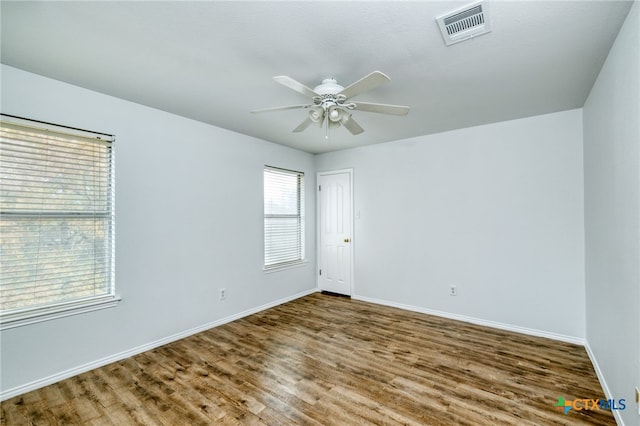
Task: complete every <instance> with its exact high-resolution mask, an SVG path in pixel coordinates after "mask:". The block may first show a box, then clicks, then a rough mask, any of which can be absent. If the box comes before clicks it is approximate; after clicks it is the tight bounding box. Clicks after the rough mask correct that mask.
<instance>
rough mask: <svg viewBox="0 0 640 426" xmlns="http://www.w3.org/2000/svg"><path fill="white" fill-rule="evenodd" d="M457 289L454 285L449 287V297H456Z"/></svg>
mask: <svg viewBox="0 0 640 426" xmlns="http://www.w3.org/2000/svg"><path fill="white" fill-rule="evenodd" d="M457 295H458V288H457V287H456V286H455V285H452V286H449V296H457Z"/></svg>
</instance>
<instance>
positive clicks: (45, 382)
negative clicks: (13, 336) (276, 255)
mask: <svg viewBox="0 0 640 426" xmlns="http://www.w3.org/2000/svg"><path fill="white" fill-rule="evenodd" d="M317 291H318V289H317V288H312V289H309V290H305V291H302V292H300V293H297V294H294V295H293V296H288V297H285V298H283V299H280V300H276V301H273V302H269V303H266V304H264V305H261V306H257V307H255V308H251V309H247V310H246V311H242V312H239V313H237V314H233V315H230V316H228V317H224V318H221V319H219V320H216V321H213V322H210V323H207V324H203V325H200V326H198V327H194V328H191V329H189V330H185V331H182V332H180V333H176V334H173V335H171V336H167V337H165V338H162V339H159V340H156V341H153V342H149V343H146V344H144V345H141V346H137V347H135V348H131V349H129V350H126V351H124V352H120V353H117V354H113V355H111V356H108V357H105V358H101V359H98V360H96V361H92V362H89V363H86V364H83V365H79V366H77V367H74V368H71V369H69V370H65V371H62V372H60V373H56V374H53V375H51V376H48V377H45V378H43V379H39V380H34V381H33V382H30V383H27V384H24V385H20V386H16V387H14V388H11V389H7V390H5V391H3V392H0V401H4V400H7V399H9V398H13V397H15V396H18V395H22V394H24V393H27V392H31V391H33V390H36V389H40V388H42V387H45V386H49V385H51V384H53V383H56V382H59V381H61V380H65V379H68V378H70V377H73V376H77V375H78V374H82V373H86V372H87V371H91V370H93V369H96V368H99V367H104V366H105V365H108V364H111V363H113V362H117V361H120V360H123V359H125V358H129V357H131V356H134V355H138V354H140V353H142V352H146V351H148V350H151V349H155V348H157V347H159V346H162V345H166V344H167V343H171V342H175V341H176V340H180V339H184V338H185V337H189V336H191V335H193V334H197V333H200V332H202V331H206V330H209V329H210V328H214V327H218V326H220V325H223V324H226V323H228V322H232V321H235V320H237V319H240V318H244V317H246V316H249V315H252V314H255V313H258V312H261V311H264V310H266V309H269V308H273V307H275V306H278V305H282V304H283V303H287V302H290V301H292V300H295V299H299V298H301V297H304V296H307V295H309V294H312V293H315V292H317Z"/></svg>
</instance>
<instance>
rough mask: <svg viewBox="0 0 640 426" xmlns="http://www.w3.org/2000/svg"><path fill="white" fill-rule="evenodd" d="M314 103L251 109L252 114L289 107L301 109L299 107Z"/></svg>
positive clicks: (307, 106) (306, 106) (282, 109)
mask: <svg viewBox="0 0 640 426" xmlns="http://www.w3.org/2000/svg"><path fill="white" fill-rule="evenodd" d="M312 106H313V105H307V104H305V105H290V106H282V107H272V108H262V109H254V110H253V111H251V113H252V114H258V113H261V112H271V111H284V110H287V109H299V108H309V107H312Z"/></svg>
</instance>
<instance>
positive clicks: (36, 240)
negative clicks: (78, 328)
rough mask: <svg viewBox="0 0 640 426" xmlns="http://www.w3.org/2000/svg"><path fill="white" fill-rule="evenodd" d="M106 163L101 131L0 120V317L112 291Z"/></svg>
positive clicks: (109, 157)
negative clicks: (85, 130) (94, 132)
mask: <svg viewBox="0 0 640 426" xmlns="http://www.w3.org/2000/svg"><path fill="white" fill-rule="evenodd" d="M25 122H26V123H25ZM113 165H114V163H113V138H112V137H110V136H108V135H101V134H95V135H93V134H91V133H89V132H80V131H78V132H74V131H73V130H69V129H67V128H62V127H61V128H58V127H55V126H51V125H46V126H45V125H39V124H38V122H34V123H30V122H28V121H26V120H11V119H10V118H8V119H5V118H4V117H3V119H2V121H0V178H1V179H2V185H1V188H0V219H1V220H0V231H1V234H0V235H1V237H2V252H1V255H0V265H1V267H2V275H1V277H0V316H1V318H2V320H3V321H5V320H7V319H11V318H12V317H15V316H16V315H24V314H25V313H26V314H30V313H33V314H38V312H49V311H51V310H52V308H53V309H55V308H64V307H66V306H70V305H78V304H79V303H82V302H94V301H96V300H98V299H102V298H105V297H109V296H111V297H112V296H113V295H114V284H113V279H114V259H113V247H114V246H113V243H114V208H113V205H114V185H113V183H114V178H113V168H114V167H113Z"/></svg>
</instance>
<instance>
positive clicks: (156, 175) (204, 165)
mask: <svg viewBox="0 0 640 426" xmlns="http://www.w3.org/2000/svg"><path fill="white" fill-rule="evenodd" d="M1 70H2V99H1V100H2V112H3V113H7V114H13V115H19V116H23V117H28V118H33V119H37V120H43V121H49V122H53V123H57V124H62V125H67V126H73V127H79V128H84V129H89V130H94V131H99V132H105V133H113V134H115V135H116V286H117V293H118V294H120V295H121V296H122V302H121V303H120V304H119V305H118V306H117V307H116V308H111V309H106V310H102V311H98V312H92V313H86V314H82V315H77V316H72V317H67V318H62V319H57V320H52V321H47V322H42V323H38V324H34V325H29V326H24V327H18V328H13V329H8V330H4V331H2V333H1V339H2V349H1V356H2V358H1V360H2V363H1V370H0V375H1V377H2V388H1V389H2V392H3V395H5V396H6V395H11V394H13V393H15V392H16V391H18V390H25V389H28V388H29V387H30V386H31V385H41V384H46V383H47V382H48V381H51V380H52V379H55V378H56V377H61V376H64V375H65V374H67V373H69V372H73V371H78V370H76V369H79V370H82V369H83V368H85V367H86V366H88V365H93V364H92V363H95V362H100V360H105V359H110V358H109V357H115V358H117V357H119V356H120V355H122V354H125V353H128V351H132V350H133V351H135V350H139V349H140V348H142V347H144V345H149V344H154V342H158V341H159V340H161V339H166V338H169V337H170V336H174V335H176V334H179V333H183V332H185V331H187V330H191V329H194V328H197V327H201V326H204V325H207V324H212V323H215V322H216V321H220V320H223V319H225V318H229V317H233V316H235V315H238V314H241V313H243V312H246V311H248V310H252V309H256V308H258V307H261V306H263V305H268V304H272V303H274V302H276V301H279V300H282V299H287V298H291V297H293V296H295V295H299V294H301V293H304V292H307V291H312V290H314V289H315V272H314V271H315V199H314V191H313V188H314V187H315V173H314V171H315V170H314V158H313V156H312V155H311V154H307V153H304V152H301V151H297V150H293V149H290V148H286V147H283V146H280V145H276V144H272V143H268V142H265V141H261V140H258V139H255V138H251V137H248V136H244V135H240V134H237V133H233V132H230V131H227V130H223V129H219V128H216V127H213V126H209V125H206V124H203V123H199V122H196V121H192V120H188V119H185V118H182V117H178V116H175V115H172V114H168V113H165V112H161V111H158V110H154V109H151V108H147V107H144V106H141V105H137V104H133V103H130V102H126V101H123V100H120V99H116V98H113V97H109V96H105V95H102V94H99V93H95V92H91V91H88V90H85V89H82V88H79V87H75V86H70V85H67V84H64V83H61V82H58V81H54V80H50V79H47V78H43V77H40V76H37V75H34V74H30V73H26V72H24V71H20V70H17V69H15V68H11V67H7V66H2V69H1ZM265 164H269V165H273V166H278V167H284V168H291V169H295V170H300V171H304V172H305V173H306V174H307V181H306V182H307V191H306V193H307V194H309V195H308V196H307V199H306V206H307V209H308V211H307V222H308V223H307V228H306V229H307V235H306V237H307V238H306V242H307V247H306V252H307V255H308V258H309V259H310V262H309V264H307V265H306V266H304V267H301V268H297V269H291V270H287V271H283V272H276V273H270V274H264V273H263V271H262V259H263V257H262V248H263V237H262V235H263V233H262V232H263V224H262V223H263V219H262V208H263V189H262V188H263V187H262V171H263V166H264V165H265ZM220 287H225V288H226V289H227V300H225V301H224V302H220V301H219V300H218V289H219V288H220ZM65 372H66V373H65ZM32 382H33V383H32Z"/></svg>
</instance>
